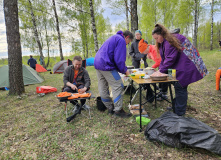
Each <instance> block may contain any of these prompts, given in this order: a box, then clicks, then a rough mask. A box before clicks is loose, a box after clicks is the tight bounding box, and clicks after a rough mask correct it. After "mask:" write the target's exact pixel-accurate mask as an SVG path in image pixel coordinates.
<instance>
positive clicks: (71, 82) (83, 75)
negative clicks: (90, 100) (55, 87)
mask: <svg viewBox="0 0 221 160" xmlns="http://www.w3.org/2000/svg"><path fill="white" fill-rule="evenodd" d="M72 64H73V65H70V66H68V67H67V68H66V69H65V71H64V77H63V82H64V89H63V92H71V93H77V92H79V93H84V92H86V91H88V90H89V89H90V85H91V80H90V77H89V74H88V72H87V70H86V69H85V68H83V67H82V58H81V57H80V56H75V57H74V58H73V62H72ZM79 89H80V90H79ZM80 101H81V106H83V105H84V104H85V102H86V100H85V99H82V100H80ZM70 102H71V103H72V104H73V105H76V108H75V111H77V110H79V108H80V106H79V105H77V104H78V103H77V101H70Z"/></svg>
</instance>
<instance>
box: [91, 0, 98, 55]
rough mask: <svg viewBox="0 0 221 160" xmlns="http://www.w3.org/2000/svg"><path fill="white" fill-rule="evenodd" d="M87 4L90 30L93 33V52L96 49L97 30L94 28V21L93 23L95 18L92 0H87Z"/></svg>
mask: <svg viewBox="0 0 221 160" xmlns="http://www.w3.org/2000/svg"><path fill="white" fill-rule="evenodd" d="M89 5H90V12H91V24H92V31H93V35H94V47H95V52H96V53H97V51H98V41H97V30H96V23H95V18H94V8H93V1H92V0H89Z"/></svg>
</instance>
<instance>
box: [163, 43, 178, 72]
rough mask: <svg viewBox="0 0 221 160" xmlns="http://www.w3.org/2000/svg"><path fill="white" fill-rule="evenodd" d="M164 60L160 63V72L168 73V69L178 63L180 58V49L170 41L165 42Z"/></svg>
mask: <svg viewBox="0 0 221 160" xmlns="http://www.w3.org/2000/svg"><path fill="white" fill-rule="evenodd" d="M164 43H165V44H164V48H165V50H164V56H165V59H164V61H161V63H160V72H161V73H167V71H168V69H170V68H171V67H172V66H173V64H174V63H176V61H177V59H178V54H181V53H179V52H178V50H177V49H176V48H175V47H173V46H172V45H170V44H169V42H167V41H166V42H164Z"/></svg>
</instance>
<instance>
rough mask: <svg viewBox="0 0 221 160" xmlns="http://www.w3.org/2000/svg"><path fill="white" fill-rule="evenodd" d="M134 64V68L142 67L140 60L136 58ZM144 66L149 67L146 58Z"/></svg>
mask: <svg viewBox="0 0 221 160" xmlns="http://www.w3.org/2000/svg"><path fill="white" fill-rule="evenodd" d="M132 65H133V66H134V68H140V61H136V60H134V59H132ZM144 66H145V68H147V67H148V64H147V61H146V60H144Z"/></svg>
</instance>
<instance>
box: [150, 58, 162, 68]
mask: <svg viewBox="0 0 221 160" xmlns="http://www.w3.org/2000/svg"><path fill="white" fill-rule="evenodd" d="M160 62H161V59H160V58H158V59H156V60H155V63H154V64H153V65H152V68H157V67H159V66H160Z"/></svg>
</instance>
